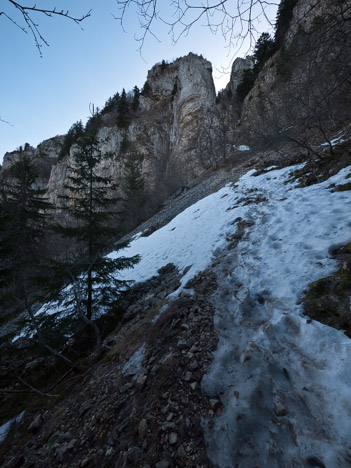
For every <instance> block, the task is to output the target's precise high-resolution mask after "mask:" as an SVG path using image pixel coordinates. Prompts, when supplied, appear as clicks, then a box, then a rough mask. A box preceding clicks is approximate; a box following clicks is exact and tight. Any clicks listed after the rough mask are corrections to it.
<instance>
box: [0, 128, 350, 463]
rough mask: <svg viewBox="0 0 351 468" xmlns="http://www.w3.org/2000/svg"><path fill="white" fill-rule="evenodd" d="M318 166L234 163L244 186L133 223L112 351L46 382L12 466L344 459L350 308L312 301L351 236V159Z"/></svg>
mask: <svg viewBox="0 0 351 468" xmlns="http://www.w3.org/2000/svg"><path fill="white" fill-rule="evenodd" d="M342 145H345V142H344V143H342V138H341V137H339V138H338V139H337V140H336V141H335V150H338V151H340V150H342ZM322 148H323V147H322ZM312 163H313V161H310V162H308V163H303V164H299V165H295V166H288V167H285V168H282V169H277V168H274V167H267V168H266V169H264V170H261V171H255V170H250V171H249V172H247V173H246V174H245V175H244V176H242V177H241V178H240V179H239V180H238V178H235V174H236V170H235V169H234V172H233V174H232V180H233V183H231V184H228V185H226V186H224V187H223V188H222V189H220V190H219V191H217V192H215V193H213V194H212V195H209V196H208V197H205V198H203V199H202V200H200V201H199V202H197V203H196V204H194V205H192V206H190V207H189V208H187V209H186V210H185V211H184V212H182V213H180V214H179V215H178V216H176V217H175V218H174V219H173V220H172V221H171V222H170V223H169V224H166V225H165V226H164V227H162V228H160V229H158V230H156V231H155V232H153V233H152V234H150V235H149V236H147V237H144V236H143V235H142V233H140V234H139V235H137V236H135V237H134V239H133V240H132V242H131V245H130V247H129V248H128V250H126V251H125V252H124V254H135V253H139V254H141V255H142V261H141V262H140V264H139V265H138V266H136V267H135V268H134V270H132V271H130V272H129V273H126V275H127V277H128V278H133V279H134V280H136V281H138V282H140V281H141V282H142V283H140V285H139V287H138V288H137V289H136V291H135V295H134V298H133V299H132V302H131V303H130V304H129V307H128V309H127V311H126V313H125V315H124V317H123V321H122V323H121V324H120V325H119V326H118V327H117V328H116V329H115V330H114V331H113V332H112V333H111V334H110V335H108V336H107V337H106V339H105V351H104V355H103V356H100V357H96V360H95V361H94V360H93V361H91V360H90V361H88V363H85V365H84V364H83V363H82V368H81V369H77V371H78V375H74V374H72V371H69V373H68V376H66V381H65V379H63V380H61V381H59V382H58V383H57V384H56V385H55V387H53V385H52V384H47V385H46V388H45V385H44V387H43V386H41V387H40V388H41V391H42V393H43V394H44V395H43V396H42V398H40V399H38V400H36V399H34V400H33V401H32V403H31V404H30V405H28V406H27V408H26V410H25V412H24V414H23V415H21V422H20V421H19V420H18V421H17V423H14V424H13V425H12V429H11V431H10V436H9V437H10V438H9V439H8V440H7V441H6V442H4V443H3V444H2V449H1V450H2V452H1V453H2V455H1V457H2V458H1V462H2V464H3V465H4V466H8V467H10V466H11V467H13V466H25V467H29V466H33V465H34V466H38V467H44V466H66V467H68V466H69V467H81V466H92V467H94V466H99V465H100V466H101V465H102V466H155V467H158V468H160V467H168V466H184V467H187V466H189V467H190V466H202V467H207V466H218V467H232V466H242V467H249V466H253V465H263V466H277V467H281V466H293V465H297V466H327V467H329V466H330V467H331V466H332V467H340V468H341V467H344V466H347V465H348V464H349V462H350V454H349V442H348V434H349V432H350V417H351V414H350V408H351V401H350V393H349V391H348V389H349V385H350V372H349V366H348V362H349V360H350V357H351V356H350V346H349V338H348V337H346V336H345V334H344V333H343V331H342V329H340V328H342V327H341V326H340V324H341V323H343V320H344V319H343V318H342V317H341V316H340V320H339V321H337V323H336V324H335V323H334V328H331V327H329V326H327V325H322V324H321V323H319V322H317V321H313V320H311V319H310V318H308V317H306V316H305V315H304V307H303V304H302V303H301V300H302V299H303V293H304V291H305V290H307V288H308V286H309V284H310V283H311V282H316V281H317V280H319V279H321V278H324V277H326V276H331V275H333V274H334V272H336V271H337V270H338V264H337V261H336V260H335V259H334V257H333V256H334V253H335V251H336V250H335V247H336V246H341V245H346V244H348V243H349V242H350V241H351V233H350V229H349V226H350V223H351V211H350V210H349V209H348V206H349V204H350V188H349V183H348V181H349V180H350V176H351V166H349V165H348V166H346V167H344V168H341V167H342V166H345V161H344V162H343V163H341V166H340V168H341V169H340V170H339V169H336V170H334V171H332V174H334V175H331V174H330V168H329V169H328V170H327V171H323V170H322V169H321V168H320V169H319V175H320V177H321V181H320V182H319V183H314V184H312V185H311V184H310V183H309V184H307V185H306V186H304V185H305V184H306V180H305V179H304V178H305V177H308V174H310V173H311V164H312ZM328 172H329V174H328ZM347 252H348V253H347ZM110 255H111V256H113V255H114V253H113V252H112V253H111V254H110ZM343 255H344V257H343V258H344V263H343V264H342V265H340V268H342V269H343V270H340V271H343V272H344V273H343V274H344V278H345V279H344V283H343V285H344V286H343V288H341V289H340V287H339V290H338V296H337V297H339V298H340V299H339V300H340V301H343V300H344V298H346V299H347V298H348V303H347V304H348V305H347V310H345V317H349V316H350V313H351V311H350V302H349V297H350V296H349V294H350V292H351V283H347V281H349V280H346V278H347V277H348V276H347V275H349V274H350V263H349V262H350V260H349V259H350V258H351V257H350V256H351V251H350V250H347V249H346V250H345V251H344V254H343ZM345 259H346V263H345ZM334 300H335V298H334ZM51 310H52V311H53V308H52V306H51ZM40 365H41V364H40V361H39V362H38V363H32V364H31V366H28V367H27V366H26V371H22V372H21V376H22V377H23V379H26V372H27V373H28V372H29V371H30V369H38V372H39V369H40ZM36 366H37V367H36ZM9 388H12V389H13V390H15V388H16V387H9ZM17 388H18V387H17ZM48 394H50V396H48ZM5 395H6V394H5ZM11 398H12V395H11V393H10V394H8V396H7V397H3V403H4V407H6V406H7V405H9V404H10V401H11ZM18 411H20V406H19V408H18ZM17 414H18V413H17ZM0 429H1V430H0V432H1V431H3V432H5V431H6V430H7V429H9V424H8V425H7V426H6V427H2V428H0ZM0 448H1V446H0Z"/></svg>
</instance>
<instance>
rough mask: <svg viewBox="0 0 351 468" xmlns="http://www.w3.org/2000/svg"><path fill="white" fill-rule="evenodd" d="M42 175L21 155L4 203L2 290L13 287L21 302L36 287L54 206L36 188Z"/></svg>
mask: <svg viewBox="0 0 351 468" xmlns="http://www.w3.org/2000/svg"><path fill="white" fill-rule="evenodd" d="M37 178H38V171H37V169H36V168H35V166H34V164H33V162H32V161H31V159H30V158H29V157H28V156H27V155H25V154H21V157H20V159H19V160H18V161H17V162H15V163H14V164H13V165H12V166H11V167H10V169H9V172H8V179H7V181H6V182H4V184H3V187H2V192H1V201H0V219H1V228H0V239H1V247H0V286H1V287H6V286H7V287H9V288H10V289H9V291H10V293H11V294H12V293H13V292H15V294H16V298H17V299H18V300H23V299H24V296H25V295H27V294H28V291H29V290H30V289H31V286H32V285H33V281H34V279H33V277H34V271H35V269H36V267H37V266H38V265H39V263H40V259H41V256H42V245H41V241H42V238H43V236H44V229H45V227H46V221H47V215H46V214H45V213H46V212H47V211H48V210H49V209H51V208H52V207H51V205H50V204H49V203H48V202H47V201H46V200H45V199H44V198H43V194H44V192H45V191H44V190H40V189H38V188H36V186H35V184H36V182H37Z"/></svg>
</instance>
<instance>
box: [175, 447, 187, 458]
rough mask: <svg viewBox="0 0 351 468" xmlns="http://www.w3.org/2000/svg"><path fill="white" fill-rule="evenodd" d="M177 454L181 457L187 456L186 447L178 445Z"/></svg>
mask: <svg viewBox="0 0 351 468" xmlns="http://www.w3.org/2000/svg"><path fill="white" fill-rule="evenodd" d="M177 455H178V457H179V458H186V451H185V450H184V447H183V446H182V445H180V446H179V447H178V449H177Z"/></svg>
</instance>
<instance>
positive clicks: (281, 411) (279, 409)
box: [274, 401, 288, 416]
mask: <svg viewBox="0 0 351 468" xmlns="http://www.w3.org/2000/svg"><path fill="white" fill-rule="evenodd" d="M274 412H275V414H276V415H277V416H286V415H287V413H288V412H287V409H286V408H285V406H283V405H282V404H281V403H280V401H278V402H277V403H276V404H275V406H274Z"/></svg>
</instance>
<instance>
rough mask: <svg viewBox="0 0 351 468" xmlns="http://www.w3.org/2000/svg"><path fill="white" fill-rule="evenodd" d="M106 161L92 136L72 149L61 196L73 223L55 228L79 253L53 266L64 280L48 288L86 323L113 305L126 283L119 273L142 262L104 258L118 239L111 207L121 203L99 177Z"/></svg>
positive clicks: (109, 183)
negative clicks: (81, 315)
mask: <svg viewBox="0 0 351 468" xmlns="http://www.w3.org/2000/svg"><path fill="white" fill-rule="evenodd" d="M103 157H108V155H106V154H105V155H103V154H102V153H101V150H100V142H99V140H98V138H97V137H96V135H95V134H94V133H92V134H86V135H85V136H84V137H83V138H81V140H80V141H79V146H78V147H77V149H76V150H75V151H74V154H73V158H72V166H71V167H70V175H69V176H68V184H67V185H66V187H65V188H66V189H67V190H68V191H69V195H68V196H67V197H63V202H64V204H65V211H66V212H67V213H68V214H69V215H70V216H71V217H72V218H73V219H74V221H75V224H74V225H72V224H70V225H68V226H62V225H60V226H56V232H58V233H59V234H61V235H62V236H64V237H66V238H69V239H72V240H73V241H74V242H75V243H76V244H77V246H78V247H79V249H78V250H79V252H78V254H77V253H76V254H75V255H74V256H71V257H67V258H65V259H64V260H61V261H57V262H55V263H54V265H53V266H52V268H53V269H54V270H55V272H56V275H57V276H58V278H61V281H59V282H58V284H57V287H56V288H55V287H54V288H53V286H54V285H50V287H49V288H50V290H51V295H52V298H53V299H55V298H56V297H57V298H58V300H59V302H60V303H61V304H62V306H65V307H70V306H71V307H73V308H74V309H75V310H76V312H78V314H81V313H82V314H83V316H84V317H86V318H87V319H88V320H91V318H92V317H93V316H94V313H95V312H98V311H99V310H101V309H102V308H103V307H106V306H109V305H110V304H111V303H112V302H113V301H114V300H115V299H116V298H117V295H118V292H119V291H120V289H121V287H123V286H124V285H125V284H126V283H125V282H124V281H122V280H119V279H116V277H115V273H116V272H117V271H118V270H122V269H125V268H131V267H132V266H133V265H134V264H135V263H136V262H137V261H138V258H137V257H132V258H125V257H117V258H110V257H104V254H105V253H106V251H107V250H108V248H110V247H111V243H112V241H113V240H115V239H116V236H117V232H116V229H115V228H113V227H111V225H110V221H111V218H113V217H114V216H115V215H116V212H115V210H113V209H112V208H113V206H115V205H116V203H117V201H118V199H117V198H113V197H111V193H112V192H113V191H114V190H115V189H116V186H115V185H114V184H113V183H112V181H111V178H109V177H103V176H100V175H98V173H97V172H98V171H97V167H98V165H99V163H100V162H101V160H102V158H103ZM121 247H122V246H121V245H120V246H119V248H121ZM123 247H124V246H123ZM115 250H118V249H117V248H116V249H115ZM62 278H66V283H67V284H69V283H70V284H71V287H68V288H66V289H62V286H61V285H62ZM77 295H79V297H77ZM82 309H84V311H83V312H82Z"/></svg>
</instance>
